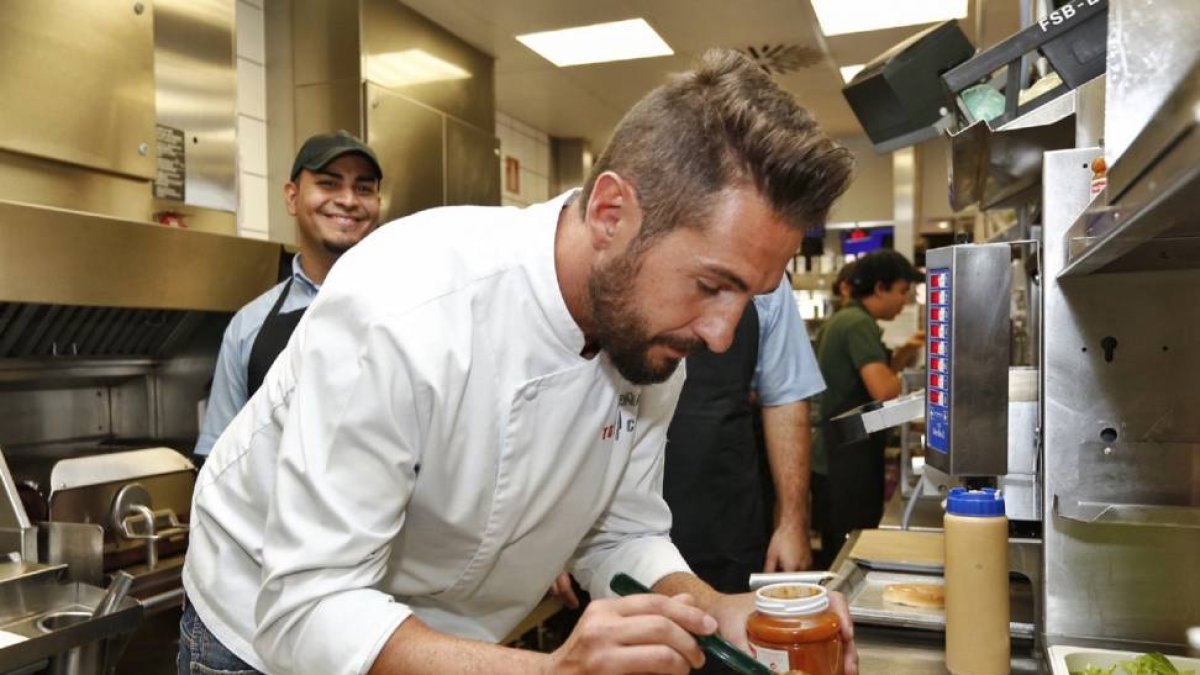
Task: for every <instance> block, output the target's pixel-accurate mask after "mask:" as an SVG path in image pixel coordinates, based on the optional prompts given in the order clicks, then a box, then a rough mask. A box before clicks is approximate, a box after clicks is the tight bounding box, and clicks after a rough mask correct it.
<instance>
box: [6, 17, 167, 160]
mask: <svg viewBox="0 0 1200 675" xmlns="http://www.w3.org/2000/svg"><path fill="white" fill-rule="evenodd" d="M135 7H141V8H142V9H141V11H137V10H135ZM152 8H153V4H152V3H150V2H139V3H133V2H128V3H126V2H120V3H118V2H95V1H94V0H56V1H55V2H3V3H0V63H3V64H4V67H3V68H0V93H3V95H4V105H3V106H2V107H0V148H4V149H7V150H12V151H15V152H20V153H26V154H30V155H35V156H38V157H46V158H50V159H54V160H58V161H61V162H66V163H69V164H77V165H80V166H85V167H90V168H94V169H99V170H102V171H108V172H112V173H117V174H123V175H127V176H134V177H137V178H141V179H144V180H149V179H152V178H153V177H154V173H155V158H154V147H155V134H154V120H155V109H154V21H155V19H154V13H153V11H152Z"/></svg>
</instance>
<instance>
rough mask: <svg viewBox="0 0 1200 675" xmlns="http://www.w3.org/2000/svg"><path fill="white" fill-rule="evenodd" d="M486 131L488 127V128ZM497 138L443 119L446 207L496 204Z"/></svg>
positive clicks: (497, 195)
mask: <svg viewBox="0 0 1200 675" xmlns="http://www.w3.org/2000/svg"><path fill="white" fill-rule="evenodd" d="M489 128H490V127H489ZM499 158H500V139H498V138H496V136H495V135H494V134H493V133H492V132H490V131H483V130H481V129H477V128H475V127H473V126H471V125H469V124H463V123H462V122H459V121H458V120H456V119H454V118H453V117H447V118H446V204H447V205H453V204H480V205H486V206H499V205H500V172H499V171H497V170H496V167H497V166H498V165H499V161H500V159H499Z"/></svg>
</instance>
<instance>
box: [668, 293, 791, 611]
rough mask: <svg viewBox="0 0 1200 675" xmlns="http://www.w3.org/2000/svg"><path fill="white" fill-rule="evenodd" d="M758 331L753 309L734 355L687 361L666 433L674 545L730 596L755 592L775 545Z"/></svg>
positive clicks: (703, 356) (739, 331)
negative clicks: (757, 393) (754, 397)
mask: <svg viewBox="0 0 1200 675" xmlns="http://www.w3.org/2000/svg"><path fill="white" fill-rule="evenodd" d="M758 332H759V328H758V312H757V310H755V308H754V303H753V302H751V303H749V304H748V305H747V306H746V311H745V313H744V314H743V315H742V318H741V321H740V322H738V326H737V331H736V333H735V335H734V339H733V345H732V346H731V347H730V348H729V351H727V352H725V353H724V354H713V353H712V352H709V351H702V352H700V353H697V354H695V355H692V356H688V358H687V380H686V381H685V383H684V385H683V391H682V392H681V394H680V397H679V405H678V406H677V407H676V409H675V416H674V418H672V420H671V425H670V427H669V428H668V430H667V448H666V466H665V470H664V478H663V496H664V497H665V498H666V500H667V504H668V505H670V507H671V515H672V525H671V539H672V540H673V541H674V542H675V545H676V546H677V547H678V548H679V551H680V553H682V554H683V557H684V559H685V560H687V562H688V564H689V565H690V566H691V567H692V570H693V571H695V572H696V575H697V576H699V577H700V578H701V579H703V580H705V581H707V582H708V583H709V584H710V585H712V586H713V587H714V588H716V589H717V590H718V591H721V592H725V593H737V592H745V591H747V590H749V587H748V582H749V577H750V574H751V573H753V572H761V571H762V568H763V564H764V561H765V559H766V551H767V544H768V543H769V541H770V540H769V532H768V523H769V521H768V520H767V518H766V515H765V509H764V504H763V491H762V480H761V473H760V468H759V465H760V460H759V455H761V454H762V453H760V452H759V450H758V444H757V442H756V438H755V434H754V418H753V414H752V411H751V405H750V387H751V384H752V381H753V378H754V368H755V365H756V363H757V362H758Z"/></svg>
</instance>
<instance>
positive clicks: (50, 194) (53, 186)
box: [0, 91, 154, 220]
mask: <svg viewBox="0 0 1200 675" xmlns="http://www.w3.org/2000/svg"><path fill="white" fill-rule="evenodd" d="M3 94H4V92H2V91H0V95H3ZM4 105H5V106H7V105H8V103H7V102H6V103H5V104H4ZM4 115H5V111H4V110H3V106H0V119H3V117H4ZM0 201H13V202H25V203H28V204H40V205H43V206H49V207H54V208H60V209H71V210H74V211H85V212H88V213H99V214H103V215H106V216H113V217H114V218H127V219H129V220H150V217H151V214H152V213H153V212H154V208H153V205H152V204H153V198H152V196H151V190H150V185H149V184H148V183H147V182H146V181H145V180H144V179H141V178H131V177H129V176H120V175H117V174H112V173H101V172H99V171H94V170H92V169H88V168H84V167H81V166H75V165H72V164H63V163H62V162H57V161H54V160H49V159H45V158H42V157H33V156H31V155H21V154H18V153H15V152H6V151H4V150H0Z"/></svg>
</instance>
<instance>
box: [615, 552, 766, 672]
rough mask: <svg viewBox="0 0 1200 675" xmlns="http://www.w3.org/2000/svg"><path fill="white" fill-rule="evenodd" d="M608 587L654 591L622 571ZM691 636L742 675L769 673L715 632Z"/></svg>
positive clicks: (629, 591) (618, 591)
mask: <svg viewBox="0 0 1200 675" xmlns="http://www.w3.org/2000/svg"><path fill="white" fill-rule="evenodd" d="M608 587H609V588H611V589H612V590H613V592H614V593H616V594H617V595H636V594H638V593H653V592H654V591H651V590H650V589H649V588H646V587H645V586H643V585H641V584H640V583H638V582H637V581H636V580H634V578H633V577H631V576H629V575H628V574H625V573H623V572H620V573H618V574H617V575H616V576H614V577H613V578H612V582H611V583H609V585H608ZM693 637H695V638H696V642H699V643H700V647H702V648H703V649H704V651H706V652H708V654H709V655H710V656H715V657H717V658H718V659H720V660H721V663H724V664H725V665H727V666H729V667H730V668H733V669H734V670H735V671H737V672H739V673H743V675H771V671H770V669H768V668H767V667H766V666H764V665H763V664H761V663H759V662H758V661H755V660H754V659H753V658H751V657H750V655H749V654H747V653H746V652H743V651H742V650H740V649H738V648H737V647H734V646H733V645H732V644H730V643H729V642H728V641H727V640H725V638H723V637H721V636H720V635H717V634H716V633H714V634H712V635H693Z"/></svg>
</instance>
